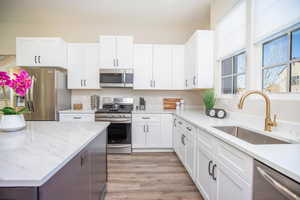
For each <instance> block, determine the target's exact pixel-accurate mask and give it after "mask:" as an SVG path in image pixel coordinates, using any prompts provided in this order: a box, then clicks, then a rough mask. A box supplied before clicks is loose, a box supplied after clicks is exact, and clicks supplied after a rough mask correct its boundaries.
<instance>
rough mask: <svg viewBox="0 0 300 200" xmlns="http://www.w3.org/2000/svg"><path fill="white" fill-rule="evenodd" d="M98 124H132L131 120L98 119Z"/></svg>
mask: <svg viewBox="0 0 300 200" xmlns="http://www.w3.org/2000/svg"><path fill="white" fill-rule="evenodd" d="M96 122H111V123H131V120H130V119H126V120H113V119H96Z"/></svg>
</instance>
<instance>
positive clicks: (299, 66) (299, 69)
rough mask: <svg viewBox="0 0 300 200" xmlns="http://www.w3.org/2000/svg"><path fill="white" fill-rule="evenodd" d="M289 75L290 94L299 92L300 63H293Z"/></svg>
mask: <svg viewBox="0 0 300 200" xmlns="http://www.w3.org/2000/svg"><path fill="white" fill-rule="evenodd" d="M291 75H292V76H291V90H292V92H300V62H295V63H293V65H292V73H291Z"/></svg>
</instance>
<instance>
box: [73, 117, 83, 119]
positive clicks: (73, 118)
mask: <svg viewBox="0 0 300 200" xmlns="http://www.w3.org/2000/svg"><path fill="white" fill-rule="evenodd" d="M73 119H81V117H73Z"/></svg>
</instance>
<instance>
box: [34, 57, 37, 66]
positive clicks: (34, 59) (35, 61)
mask: <svg viewBox="0 0 300 200" xmlns="http://www.w3.org/2000/svg"><path fill="white" fill-rule="evenodd" d="M36 57H37V56H34V63H35V64H36V63H37V62H36Z"/></svg>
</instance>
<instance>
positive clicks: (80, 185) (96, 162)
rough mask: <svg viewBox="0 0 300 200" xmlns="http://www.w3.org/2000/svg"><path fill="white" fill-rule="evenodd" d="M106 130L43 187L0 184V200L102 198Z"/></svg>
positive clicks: (105, 173)
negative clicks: (1, 185) (5, 185)
mask: <svg viewBox="0 0 300 200" xmlns="http://www.w3.org/2000/svg"><path fill="white" fill-rule="evenodd" d="M106 142H107V131H106V130H105V131H103V132H102V133H101V134H100V135H98V136H97V137H96V138H95V139H94V140H93V141H91V142H90V143H89V144H88V145H87V146H86V147H85V148H84V149H83V150H82V151H81V152H79V153H78V154H77V155H76V156H75V157H74V158H73V159H72V160H70V161H69V162H68V163H67V164H66V165H65V166H64V167H63V168H62V169H60V170H59V171H58V172H57V173H56V174H55V175H54V176H53V177H51V178H50V179H49V180H48V181H47V182H46V183H45V184H43V185H42V186H40V187H0V200H82V199H86V200H99V199H101V200H102V199H104V197H105V193H106V182H107V155H106Z"/></svg>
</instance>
